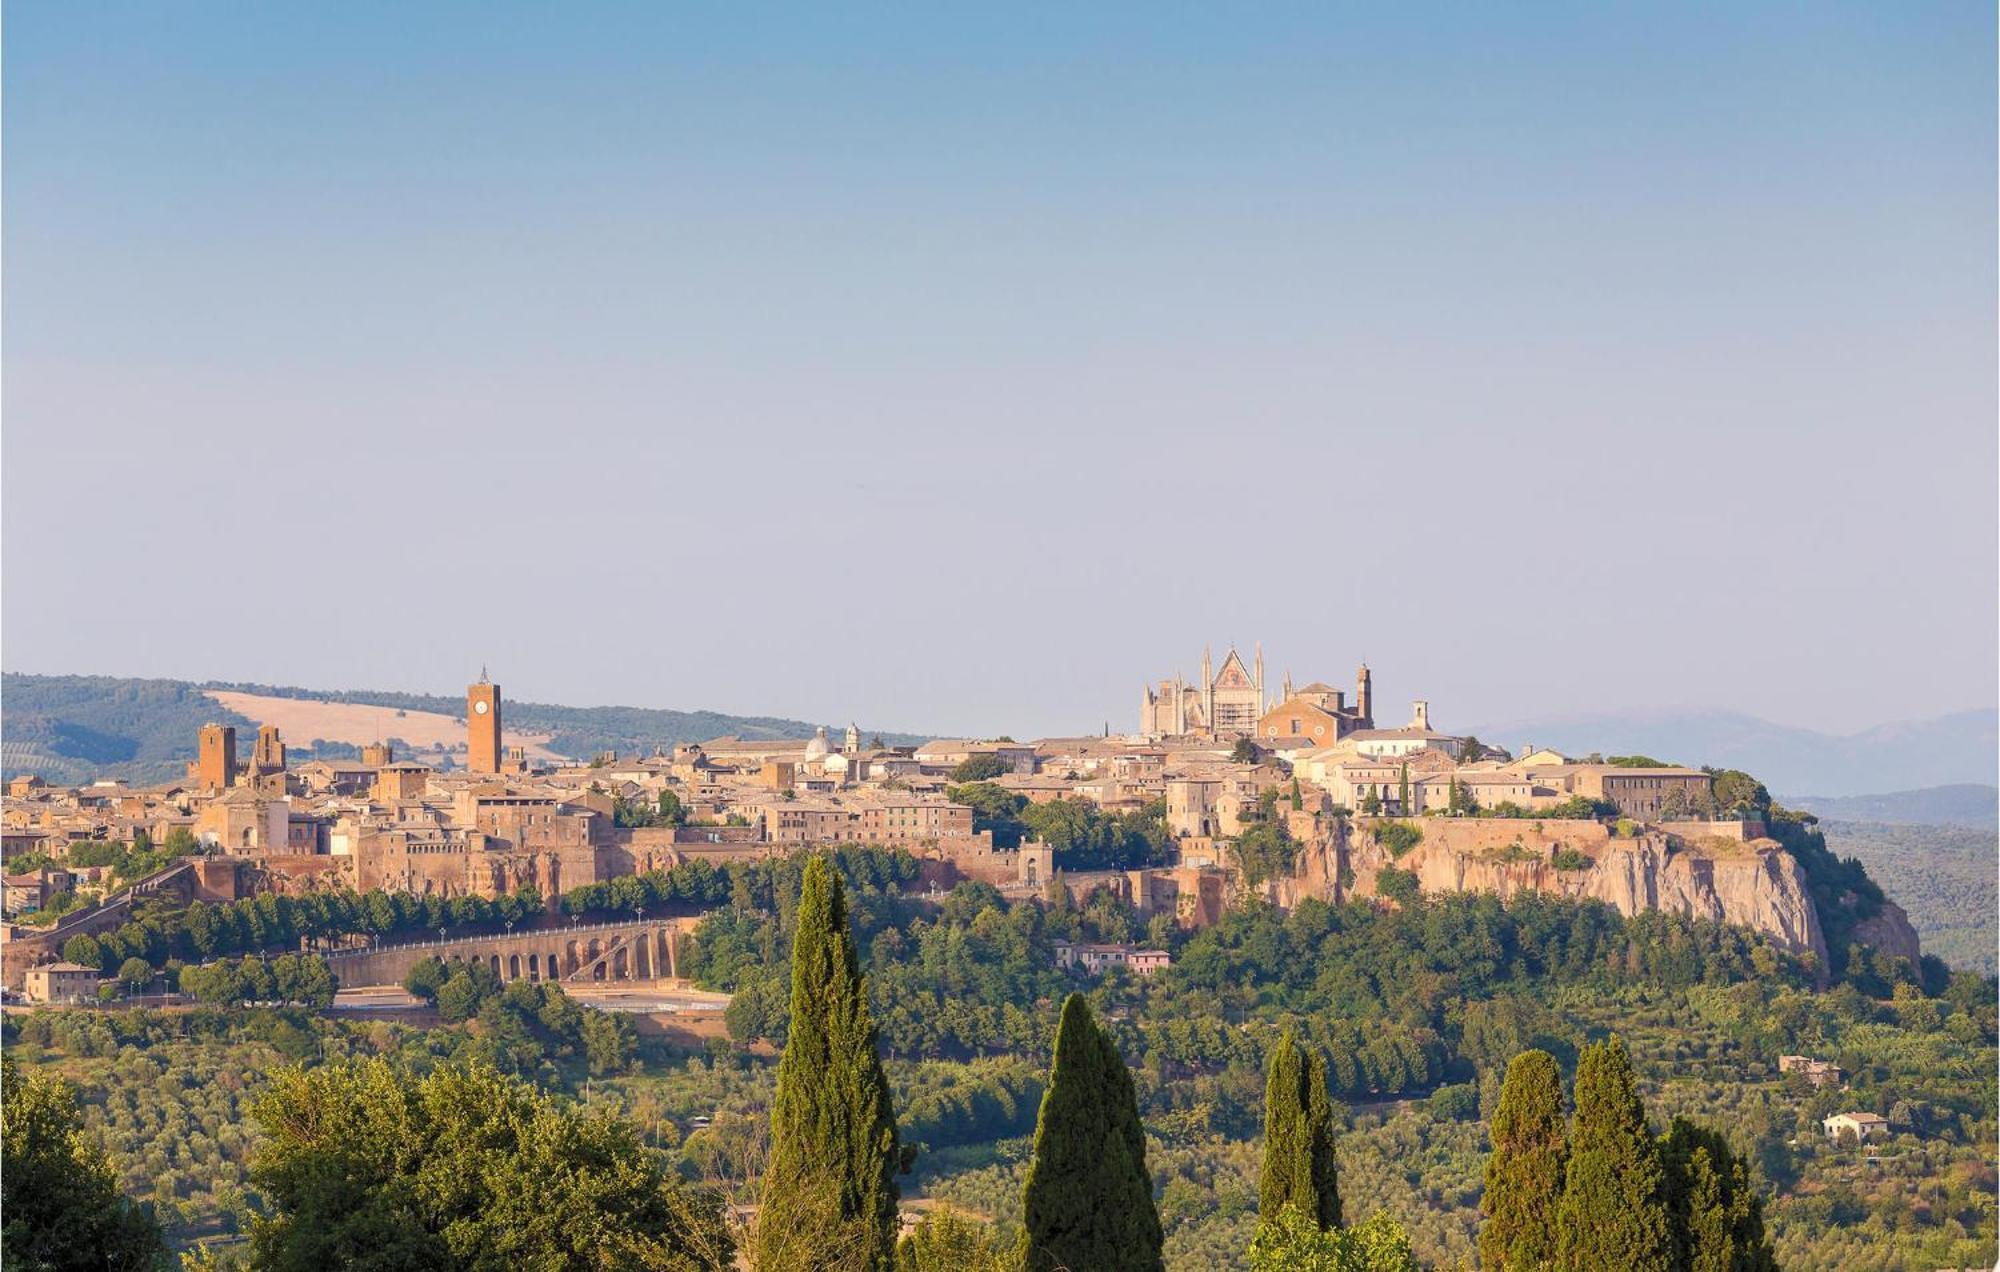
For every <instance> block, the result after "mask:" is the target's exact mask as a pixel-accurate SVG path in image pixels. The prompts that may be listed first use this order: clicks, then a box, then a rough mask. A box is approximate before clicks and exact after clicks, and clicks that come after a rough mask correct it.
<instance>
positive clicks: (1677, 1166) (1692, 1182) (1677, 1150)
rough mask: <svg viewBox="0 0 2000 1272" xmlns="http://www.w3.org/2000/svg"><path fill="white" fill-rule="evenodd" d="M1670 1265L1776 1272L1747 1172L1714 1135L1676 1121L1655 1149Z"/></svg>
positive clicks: (1712, 1271) (1700, 1271)
mask: <svg viewBox="0 0 2000 1272" xmlns="http://www.w3.org/2000/svg"><path fill="white" fill-rule="evenodd" d="M1660 1160H1661V1164H1662V1165H1663V1166H1664V1167H1665V1170H1666V1190H1667V1215H1668V1219H1669V1222H1670V1223H1671V1225H1672V1228H1673V1235H1674V1265H1675V1267H1676V1268H1681V1269H1686V1272H1776V1269H1777V1266H1778V1258H1777V1254H1776V1252H1775V1251H1774V1250H1773V1249H1772V1247H1771V1243H1770V1240H1769V1239H1768V1238H1767V1237H1766V1236H1765V1234H1764V1203H1763V1201H1762V1200H1761V1199H1760V1198H1759V1197H1758V1195H1757V1190H1756V1188H1755V1187H1754V1186H1753V1185H1752V1183H1751V1180H1750V1168H1749V1166H1748V1165H1747V1164H1746V1163H1744V1161H1743V1160H1742V1159H1741V1158H1739V1157H1737V1156H1736V1155H1735V1154H1734V1153H1732V1152H1731V1151H1730V1149H1729V1142H1728V1141H1727V1140H1726V1139H1724V1138H1723V1137H1722V1136H1721V1135H1720V1134H1718V1133H1716V1132H1715V1131H1712V1130H1709V1129H1708V1128H1706V1127H1702V1126H1696V1125H1695V1124H1694V1123H1692V1122H1689V1121H1688V1120H1687V1119H1685V1118H1679V1117H1677V1118H1675V1119H1674V1122H1673V1126H1672V1127H1670V1128H1669V1129H1668V1131H1667V1136H1666V1138H1665V1139H1664V1140H1662V1141H1661V1144H1660Z"/></svg>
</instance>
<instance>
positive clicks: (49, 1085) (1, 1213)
mask: <svg viewBox="0 0 2000 1272" xmlns="http://www.w3.org/2000/svg"><path fill="white" fill-rule="evenodd" d="M0 1087H4V1088H5V1091H6V1098H5V1101H4V1104H0V1218H4V1222H5V1225H6V1226H5V1228H4V1230H0V1245H4V1246H5V1248H6V1266H7V1268H8V1269H9V1272H12V1270H13V1269H15V1268H20V1269H23V1270H24V1272H26V1270H28V1269H33V1270H35V1272H71V1269H74V1270H75V1272H85V1270H86V1269H89V1270H93V1272H104V1269H117V1270H119V1272H123V1270H124V1269H128V1268H129V1269H134V1270H135V1272H136V1270H137V1269H142V1268H151V1267H153V1266H155V1264H156V1263H157V1261H158V1260H159V1259H160V1258H161V1257H162V1256H163V1255H164V1254H165V1251H166V1247H165V1246H164V1244H163V1243H162V1242H161V1240H160V1229H159V1225H157V1224H156V1223H154V1221H153V1216H152V1215H151V1214H150V1213H149V1212H147V1211H146V1210H145V1209H143V1208H142V1207H140V1206H139V1205H137V1204H136V1203H134V1202H133V1201H131V1200H130V1199H129V1198H127V1197H125V1196H124V1194H122V1193H121V1192H120V1191H119V1189H118V1174H117V1172H116V1171H114V1170H113V1169H112V1168H111V1163H110V1162H108V1161H106V1160H105V1157H104V1150H103V1149H101V1148H99V1147H98V1146H97V1144H96V1143H95V1142H94V1141H92V1140H91V1139H89V1138H87V1137H86V1136H85V1134H84V1131H83V1120H82V1118H80V1117H79V1116H78V1115H77V1111H76V1092H75V1089H74V1088H72V1087H71V1086H70V1085H69V1083H67V1082H65V1081H63V1080H62V1079H61V1078H58V1077H55V1076H54V1075H52V1074H48V1073H40V1072H36V1071H34V1070H32V1069H28V1070H24V1069H22V1068H20V1067H19V1066H18V1065H17V1064H16V1063H15V1061H14V1057H12V1056H0Z"/></svg>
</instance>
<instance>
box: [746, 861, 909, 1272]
mask: <svg viewBox="0 0 2000 1272" xmlns="http://www.w3.org/2000/svg"><path fill="white" fill-rule="evenodd" d="M900 1157H901V1152H900V1149H899V1148H898V1144H897V1136H896V1119H895V1113H894V1111H893V1110H892V1108H891V1107H890V1101H889V1080H888V1078H887V1077H886V1076H885V1075H884V1074H883V1072H882V1058H881V1055H880V1053H879V1051H878V1048H877V1042H876V1032H875V1024H874V1021H873V1020H872V1019H871V1018H870V1016H869V1013H868V987H867V985H866V983H865V982H864V981H863V980H862V978H861V969H860V964H859V961H858V960H857V958H856V956H855V950H854V934H853V932H852V931H851V929H850V928H849V925H848V917H847V899H846V894H845V890H844V889H843V888H842V886H841V882H840V877H839V876H838V875H836V874H835V873H834V872H833V870H832V868H831V867H829V866H828V865H827V861H826V858H825V857H822V856H816V857H814V858H813V859H812V860H811V861H810V862H808V863H807V864H806V868H805V874H804V877H803V878H802V880H801V882H800V891H799V908H798V918H797V925H796V930H795V932H794V935H793V939H792V1010H791V1021H790V1026H789V1032H788V1033H787V1035H786V1039H785V1053H784V1056H783V1058H782V1059H780V1060H779V1062H778V1090H777V1095H776V1097H775V1098H774V1099H773V1102H772V1105H771V1160H770V1165H769V1166H768V1167H767V1169H766V1170H765V1173H764V1208H763V1211H762V1213H761V1214H760V1215H759V1216H758V1221H757V1237H756V1251H757V1257H756V1265H757V1267H758V1268H759V1270H760V1272H784V1270H786V1269H793V1268H798V1269H806V1268H811V1269H822V1268H843V1269H847V1268H852V1269H886V1268H889V1267H891V1266H893V1260H894V1258H895V1248H896V1200H897V1191H896V1181H895V1172H896V1170H897V1167H898V1164H899V1160H900Z"/></svg>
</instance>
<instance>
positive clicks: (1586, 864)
mask: <svg viewBox="0 0 2000 1272" xmlns="http://www.w3.org/2000/svg"><path fill="white" fill-rule="evenodd" d="M1549 864H1550V865H1552V866H1554V867H1555V868H1556V869H1558V870H1588V869H1590V868H1591V867H1592V866H1594V865H1596V864H1597V863H1596V862H1594V861H1592V860H1591V859H1590V858H1589V857H1587V856H1585V855H1584V854H1583V853H1581V852H1579V851H1577V850H1576V849H1574V848H1558V849H1557V850H1556V855H1555V856H1554V857H1553V858H1551V859H1550V861H1549Z"/></svg>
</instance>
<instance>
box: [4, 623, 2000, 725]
mask: <svg viewBox="0 0 2000 1272" xmlns="http://www.w3.org/2000/svg"><path fill="white" fill-rule="evenodd" d="M1213 648H1214V651H1215V656H1216V660H1217V662H1218V663H1219V662H1220V661H1221V659H1222V657H1223V656H1224V655H1225V654H1227V653H1228V652H1229V651H1230V650H1231V649H1232V648H1234V647H1233V646H1231V645H1227V644H1222V645H1216V646H1214V647H1213ZM1255 648H1256V646H1255V645H1254V644H1253V645H1252V646H1250V647H1248V649H1247V650H1239V651H1237V652H1239V653H1241V654H1243V656H1244V657H1246V658H1248V657H1249V656H1251V652H1252V651H1254V649H1255ZM1182 661H1183V662H1185V663H1186V667H1185V669H1184V670H1185V671H1186V672H1194V671H1195V670H1196V668H1197V667H1198V665H1199V659H1198V657H1196V658H1193V659H1185V658H1184V659H1183V660H1182ZM467 665H468V667H470V668H471V669H472V671H473V672H475V673H476V672H477V671H478V670H480V669H481V667H482V666H483V665H489V664H480V663H477V662H474V663H470V664H467ZM1315 666H1317V664H1315ZM4 670H5V671H6V672H7V673H8V674H12V675H33V676H44V677H64V676H80V677H98V676H101V677H108V678H112V679H132V680H140V679H161V680H171V681H180V682H185V683H189V684H196V685H237V684H255V685H261V686H264V687H267V688H272V689H299V690H305V691H308V692H311V693H315V694H330V695H338V694H342V693H367V694H414V695H422V696H428V697H452V696H454V695H455V694H456V692H457V691H458V689H459V688H460V687H461V686H462V683H463V681H464V679H465V674H464V673H462V672H461V673H460V674H459V675H458V676H457V678H456V679H455V680H446V681H440V682H438V683H434V684H433V683H413V682H408V681H399V682H393V683H390V682H384V683H332V682H326V683H311V682H309V681H308V680H307V679H305V678H303V677H298V676H284V675H279V676H276V677H274V678H269V679H265V678H261V677H252V676H244V675H231V674H213V675H207V674H204V675H195V674H188V673H182V672H177V671H175V670H174V669H172V668H167V669H163V670H159V671H155V672H146V673H140V672H136V671H130V670H121V669H115V668H81V669H79V668H73V667H60V666H51V667H27V666H17V665H11V664H10V665H9V666H7V667H6V668H4ZM1165 670H1166V672H1167V673H1168V675H1169V678H1171V673H1172V672H1173V670H1174V666H1173V665H1172V664H1171V662H1170V663H1169V665H1167V666H1166V668H1165ZM1336 674H1337V673H1332V672H1329V671H1326V670H1324V669H1322V670H1319V671H1316V672H1313V673H1303V674H1302V673H1300V672H1298V671H1297V670H1296V669H1293V668H1277V667H1276V666H1275V664H1274V666H1273V670H1272V673H1271V681H1272V685H1273V686H1276V685H1277V684H1278V683H1279V681H1280V680H1281V679H1282V678H1284V677H1286V676H1288V675H1289V676H1291V677H1293V678H1294V679H1296V680H1297V681H1299V682H1300V683H1305V682H1307V681H1311V680H1316V679H1329V678H1334V677H1335V675H1336ZM1155 678H1157V676H1156V677H1155ZM1125 679H1126V680H1130V679H1131V673H1130V671H1129V669H1128V672H1127V674H1126V676H1125ZM506 683H507V684H508V685H509V687H510V693H511V694H512V696H514V697H517V698H518V699H519V700H520V701H524V702H528V703H533V704H537V705H547V706H561V707H571V708H580V709H586V710H588V709H597V708H618V707H627V708H636V709H639V710H647V711H676V712H690V713H692V712H702V713H712V714H716V715H725V716H736V717H777V718H782V719H788V720H794V721H797V722H800V723H803V724H808V725H811V724H825V725H828V726H838V725H840V724H843V723H851V722H853V721H856V720H861V719H863V718H864V717H865V719H866V723H865V724H864V726H863V727H864V729H865V730H866V731H871V732H890V733H896V734H899V735H907V736H918V735H925V736H939V737H942V736H947V735H952V736H964V737H997V736H999V735H1001V734H1008V735H1012V736H1020V737H1072V736H1085V735H1088V734H1091V733H1096V732H1100V731H1102V730H1103V729H1104V728H1105V727H1107V726H1108V727H1109V728H1110V730H1111V732H1113V733H1129V732H1132V731H1133V730H1132V728H1131V724H1132V721H1131V718H1130V717H1131V715H1132V706H1131V702H1130V697H1131V694H1130V692H1129V691H1130V689H1131V688H1132V687H1133V686H1130V685H1126V684H1123V683H1122V682H1121V684H1120V685H1119V686H1117V688H1124V689H1126V690H1128V692H1127V693H1126V694H1125V699H1126V700H1125V701H1114V698H1115V697H1116V696H1117V695H1116V694H1115V692H1114V691H1113V690H1112V689H1107V690H1106V692H1105V694H1104V695H1103V704H1102V709H1101V710H1096V711H1092V710H1090V709H1088V708H1077V709H1076V710H1073V711H1070V712H1068V713H1066V714H1061V713H1050V714H1048V715H1045V716H1038V717H1035V718H1036V719H1038V720H1041V721H1042V722H1043V723H1042V724H1041V725H1040V726H1039V727H1029V726H1027V725H1023V724H1018V723H1016V721H1018V720H1019V719H1022V718H1024V717H1020V716H1018V715H1016V716H1012V717H1010V716H1007V715H1006V714H1005V713H1004V712H1003V713H1002V715H1001V716H999V717H996V718H988V719H983V720H982V719H975V718H973V717H972V713H971V712H970V711H969V709H959V710H951V709H950V708H948V707H947V708H944V709H942V710H941V712H940V714H939V716H938V717H937V718H936V719H923V718H920V719H915V720H904V719H899V718H892V717H890V716H889V715H887V714H886V713H884V712H882V711H879V710H877V709H876V708H873V707H871V706H869V705H868V704H867V703H862V702H848V703H847V704H846V705H845V706H842V705H840V700H838V699H835V698H833V697H830V696H828V697H826V698H825V699H824V700H826V701H829V702H832V703H833V705H832V706H831V707H830V708H829V709H827V710H823V711H815V710H811V709H807V708H803V707H794V706H793V705H791V704H788V703H786V702H782V701H773V700H767V699H766V698H765V697H764V696H762V695H759V696H757V697H756V698H755V700H753V701H751V702H749V703H737V702H733V701H711V700H703V699H700V698H698V697H694V696H691V695H686V696H681V697H671V696H670V697H668V698H666V699H662V700H654V701H642V700H639V698H638V697H637V695H629V694H628V695H626V696H624V697H614V698H610V699H606V700H603V701H583V700H580V699H579V698H578V697H577V696H567V697H566V696H564V694H563V693H562V692H561V690H560V688H559V687H550V688H540V687H537V686H542V685H548V684H549V683H550V682H549V681H547V680H546V679H544V678H537V677H535V676H533V675H523V674H520V673H515V672H512V671H511V670H510V672H509V673H508V675H507V679H506ZM520 684H526V685H527V686H528V688H526V689H525V690H520V691H518V692H515V691H514V690H513V687H514V686H516V685H520ZM1396 692H1397V694H1398V695H1399V696H1392V697H1390V698H1388V699H1385V701H1386V702H1387V703H1388V706H1387V708H1386V710H1387V712H1388V714H1390V715H1398V714H1399V713H1403V714H1406V713H1407V708H1408V707H1409V705H1410V703H1411V702H1413V701H1415V700H1417V699H1418V698H1422V699H1424V700H1425V701H1435V702H1439V703H1444V704H1447V707H1448V710H1449V712H1450V714H1451V716H1452V718H1453V721H1452V722H1453V723H1454V724H1455V725H1458V726H1460V727H1465V728H1471V729H1475V730H1477V729H1482V728H1483V729H1489V730H1490V729H1492V728H1494V727H1496V726H1498V727H1501V728H1508V727H1514V726H1517V725H1526V724H1531V723H1548V724H1555V725H1566V724H1580V725H1588V724H1592V723H1596V722H1601V721H1604V720H1613V719H1627V720H1633V721H1646V720H1662V719H1671V718H1675V717H1679V716H1689V717H1700V716H1715V717H1721V716H1734V717H1739V718H1744V719H1748V720H1754V721H1756V722H1758V723H1762V724H1767V725H1772V726H1775V727H1778V728H1783V729H1790V730H1798V731H1801V732H1807V733H1813V734H1818V735H1820V736H1823V737H1827V738H1831V739H1839V738H1851V737H1855V736H1858V735H1862V734H1866V733H1870V732H1873V731H1877V730H1882V729H1888V728H1892V727H1894V726H1897V725H1907V724H1926V723H1932V722H1936V721H1940V720H1946V719H1950V718H1953V717H1957V716H1965V715H1971V714H1976V713H1978V712H1982V711H1992V710H1993V706H1992V704H1991V703H1987V702H1981V701H1972V702H1968V703H1964V704H1962V705H1960V706H1958V707H1956V708H1946V709H1944V710H1940V711H1934V712H1923V713H1919V712H1916V711H1909V712H1905V713H1902V714H1896V715H1890V716H1886V717H1881V718H1875V719H1868V720H1864V721H1863V722H1862V723H1860V724H1858V725H1856V726H1854V727H1852V728H1822V727H1816V726H1814V725H1812V724H1809V723H1805V722H1803V721H1800V720H1795V719H1788V718H1784V717H1781V716H1775V715H1763V714H1759V713H1758V712H1755V711H1752V710H1749V709H1748V708H1746V707H1744V706H1743V705H1742V704H1739V703H1732V702H1728V701H1717V700H1708V701H1701V700H1695V699H1685V700H1679V701H1673V700H1663V701H1653V702H1647V701H1638V700H1635V701H1629V702H1622V703H1598V704H1596V705H1590V704H1585V705H1582V706H1579V707H1577V708H1575V709H1571V710H1557V709H1554V708H1551V707H1548V706H1546V705H1538V702H1537V700H1536V698H1535V696H1534V695H1533V693H1532V692H1524V693H1523V695H1522V696H1521V697H1520V698H1519V699H1514V700H1511V701H1512V705H1511V706H1510V705H1508V704H1507V703H1505V702H1502V703H1501V704H1500V705H1499V706H1497V707H1488V708H1485V709H1482V710H1479V711H1465V710H1462V709H1460V704H1458V703H1457V702H1455V701H1452V700H1450V699H1449V698H1448V697H1446V696H1444V695H1434V694H1429V693H1421V692H1413V693H1411V694H1407V695H1403V694H1401V692H1400V688H1398V689H1397V691H1396ZM1475 699H1476V700H1480V701H1492V699H1491V698H1490V697H1481V696H1479V695H1475ZM939 721H942V723H940V722H939ZM934 726H935V727H934ZM961 726H962V727H961ZM1495 740H1496V741H1504V740H1505V739H1500V738H1497V737H1496V739H1495Z"/></svg>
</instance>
